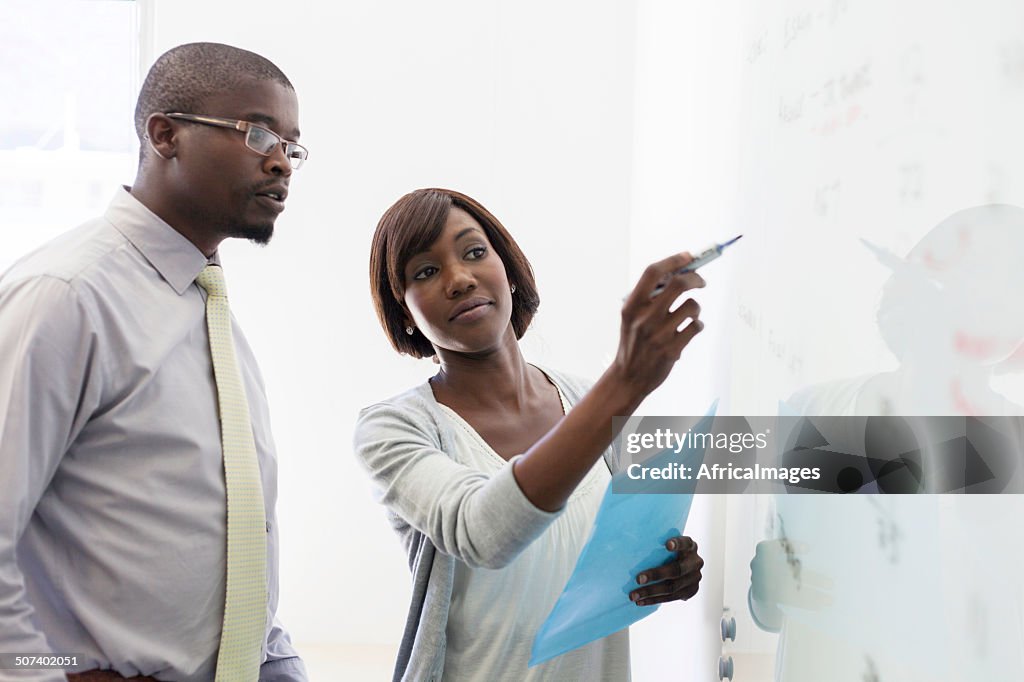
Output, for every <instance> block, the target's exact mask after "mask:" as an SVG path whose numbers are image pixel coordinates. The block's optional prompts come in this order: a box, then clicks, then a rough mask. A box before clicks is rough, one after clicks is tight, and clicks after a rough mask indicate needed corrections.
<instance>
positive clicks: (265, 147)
mask: <svg viewBox="0 0 1024 682" xmlns="http://www.w3.org/2000/svg"><path fill="white" fill-rule="evenodd" d="M165 115H166V116H167V118H177V119H181V120H182V121H191V122H192V123H202V124H203V125H208V126H216V127H218V128H231V129H233V130H238V131H240V132H243V133H245V146H246V147H248V148H249V149H251V150H253V151H254V152H256V153H257V154H261V155H263V156H270V155H271V154H273V153H274V150H275V149H276V148H277V147H278V145H280V146H282V147H284V155H285V156H286V157H287V158H288V162H289V163H290V164H291V165H292V168H293V169H297V168H299V167H300V166H301V165H302V162H303V161H305V160H306V159H308V158H309V150H308V149H306V148H305V147H303V146H302V145H301V144H299V143H298V142H292V141H291V140H285V139H284V138H282V137H281V136H280V135H278V134H277V133H275V132H274V131H273V130H270V129H269V128H264V127H263V126H261V125H258V124H256V123H249V122H248V121H238V120H236V119H233V118H218V117H216V116H200V115H199V114H181V113H171V114H165Z"/></svg>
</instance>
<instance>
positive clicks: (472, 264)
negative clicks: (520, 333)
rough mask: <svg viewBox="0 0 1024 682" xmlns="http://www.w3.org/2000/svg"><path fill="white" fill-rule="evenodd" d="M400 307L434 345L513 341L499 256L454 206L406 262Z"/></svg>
mask: <svg viewBox="0 0 1024 682" xmlns="http://www.w3.org/2000/svg"><path fill="white" fill-rule="evenodd" d="M404 275H405V287H406V289H405V306H406V308H407V310H408V311H409V314H410V315H411V316H412V320H411V321H412V323H413V324H414V325H415V326H416V327H417V328H418V329H419V330H420V331H421V332H422V333H423V334H424V336H426V337H427V339H429V340H430V342H431V343H433V344H434V347H435V348H438V349H446V350H452V351H456V352H460V353H486V352H488V351H491V350H494V349H496V348H497V347H498V346H499V345H500V344H501V343H502V342H503V341H507V340H508V338H509V336H510V335H511V339H512V340H513V341H514V340H515V332H514V331H513V330H512V325H511V319H512V296H511V292H510V291H509V282H508V277H507V275H506V274H505V265H504V263H502V262H501V258H499V257H498V254H497V253H496V252H495V251H494V250H493V249H492V248H491V243H490V241H488V239H487V235H486V233H485V232H484V230H483V228H482V227H481V226H480V223H478V222H477V221H476V220H475V219H474V218H473V217H472V216H471V215H469V214H468V213H466V212H465V211H463V210H462V209H460V208H455V207H453V208H452V209H451V211H450V212H449V214H448V219H447V221H446V222H445V225H444V229H443V231H442V232H441V234H440V236H439V237H438V238H437V240H436V241H435V242H434V243H433V244H431V245H430V247H428V249H427V250H426V251H423V252H420V253H417V254H415V255H414V256H413V257H412V258H411V259H410V260H409V262H408V263H406V265H405V272H404Z"/></svg>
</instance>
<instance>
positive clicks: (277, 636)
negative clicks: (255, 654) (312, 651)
mask: <svg viewBox="0 0 1024 682" xmlns="http://www.w3.org/2000/svg"><path fill="white" fill-rule="evenodd" d="M308 679H309V678H308V677H307V676H306V666H305V665H304V664H303V662H302V659H301V658H299V655H298V653H296V651H295V647H293V646H292V639H291V637H290V636H289V635H288V632H287V631H286V630H285V629H284V626H282V625H281V621H280V620H278V619H277V618H276V617H275V618H274V624H273V626H272V627H271V628H270V634H269V635H268V636H267V658H266V660H265V661H264V662H263V665H262V666H261V667H260V682H306V681H307V680H308Z"/></svg>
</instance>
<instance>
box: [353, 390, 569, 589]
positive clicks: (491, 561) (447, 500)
mask: <svg viewBox="0 0 1024 682" xmlns="http://www.w3.org/2000/svg"><path fill="white" fill-rule="evenodd" d="M354 445H355V452H356V456H357V457H358V459H359V461H360V462H361V464H362V465H363V466H364V467H365V468H366V469H367V471H368V472H369V474H370V478H371V480H372V482H373V485H374V488H375V492H376V495H377V497H378V499H379V501H380V502H381V503H382V504H384V505H385V506H387V507H388V508H389V509H390V510H392V511H393V512H394V513H396V514H398V515H399V516H400V517H401V518H402V519H404V520H405V521H406V522H407V523H408V524H409V525H411V526H412V527H413V528H415V529H416V530H418V531H420V532H421V533H423V534H424V535H426V536H427V537H428V538H429V539H430V541H431V542H432V543H433V544H434V546H435V547H437V549H438V550H439V551H441V552H444V553H445V554H448V555H450V556H452V557H455V558H456V559H459V560H460V561H463V562H465V563H466V564H467V565H469V566H472V567H474V568H491V569H496V568H502V567H504V566H506V565H508V564H509V563H510V562H511V561H512V560H513V559H515V558H516V557H517V556H518V555H519V553H520V552H522V551H523V550H524V549H525V548H526V547H527V546H529V544H530V543H531V542H533V540H534V539H536V538H537V537H538V536H539V535H540V534H541V533H543V532H544V530H545V529H546V528H547V527H548V526H549V525H550V524H551V522H552V521H554V520H555V519H556V518H557V517H558V515H559V514H560V512H557V511H556V512H547V511H544V510H542V509H539V508H537V507H535V506H534V505H533V503H531V502H530V501H529V499H527V497H526V496H525V495H524V494H523V491H522V490H521V489H520V488H519V484H518V483H517V482H516V479H515V476H514V475H513V473H512V465H513V463H514V462H515V461H516V459H518V457H520V456H521V455H518V456H516V457H514V458H512V459H511V460H510V461H509V462H508V464H506V465H505V466H504V467H502V468H501V469H500V470H499V471H498V472H497V473H496V474H494V475H492V476H489V475H487V474H484V473H482V472H479V471H476V470H474V469H471V468H469V467H467V466H464V465H462V464H459V463H458V462H456V461H455V460H454V459H453V458H452V457H451V456H450V455H449V454H447V453H445V452H444V451H443V450H442V449H441V442H440V437H439V434H438V433H437V428H436V426H435V425H434V424H433V423H432V422H431V421H430V419H429V418H428V417H426V416H425V415H424V414H422V413H420V412H419V411H417V410H415V409H410V406H409V405H403V404H400V403H387V402H385V403H378V404H376V405H372V406H370V407H368V408H366V409H364V410H362V411H361V412H360V413H359V419H358V421H357V422H356V428H355V438H354Z"/></svg>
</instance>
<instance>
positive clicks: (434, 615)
mask: <svg viewBox="0 0 1024 682" xmlns="http://www.w3.org/2000/svg"><path fill="white" fill-rule="evenodd" d="M543 371H544V373H545V374H547V375H548V377H549V378H550V379H551V380H552V381H554V382H555V384H556V385H557V386H558V387H559V388H560V389H561V390H562V394H563V395H564V396H565V399H566V401H567V402H568V403H569V404H570V405H575V404H576V403H577V402H579V400H580V398H581V397H582V396H583V395H584V393H586V392H587V390H589V388H590V384H589V383H588V382H584V381H581V380H579V379H577V378H574V377H570V376H566V375H564V374H561V373H559V372H554V371H551V370H548V369H547V368H544V369H543ZM452 429H453V424H452V421H451V419H450V418H449V417H448V416H447V415H445V414H444V412H442V411H441V408H440V406H439V405H438V403H437V401H436V400H435V399H434V394H433V391H432V390H431V388H430V384H429V383H423V384H421V385H419V386H417V387H415V388H413V389H411V390H409V391H406V392H405V393H402V394H400V395H398V396H395V397H393V398H390V399H388V400H385V401H383V402H379V403H376V404H374V405H371V406H369V407H367V408H365V409H363V410H362V411H360V413H359V419H358V421H357V422H356V429H355V451H356V455H357V456H358V458H359V460H360V461H361V462H362V464H363V466H365V467H366V469H367V470H368V471H369V473H370V477H371V479H372V481H373V484H374V491H375V496H376V497H377V499H378V501H379V502H381V503H382V504H383V505H385V507H386V508H387V516H388V520H389V521H390V523H391V526H392V528H394V529H395V532H397V533H398V536H399V537H400V538H401V540H402V543H403V544H404V545H405V549H406V552H407V553H408V556H409V569H410V570H411V571H412V576H413V592H412V603H411V604H410V605H409V614H408V616H407V618H406V623H405V632H404V634H403V636H402V643H401V646H400V648H399V651H398V660H397V661H396V662H395V672H394V678H393V679H394V681H395V682H400V681H404V680H415V681H417V682H418V681H420V680H431V681H437V680H440V679H441V676H442V673H443V671H444V658H445V636H446V630H447V624H448V607H449V605H450V603H451V596H452V585H453V583H454V576H455V565H456V564H455V562H456V561H462V562H464V563H466V564H467V565H469V566H472V567H484V568H502V567H503V566H506V565H508V564H509V563H510V562H511V561H512V560H513V559H515V558H516V556H518V555H519V553H520V552H521V551H522V550H523V549H525V548H526V547H527V546H528V545H529V544H530V543H531V542H533V540H534V539H536V538H537V537H538V536H539V535H540V534H541V533H543V532H544V530H545V529H546V528H547V527H548V526H549V525H550V524H551V522H552V521H554V520H555V519H556V518H557V517H558V515H559V513H560V512H546V511H542V510H540V509H537V508H536V507H534V506H533V504H532V503H531V502H530V501H529V500H528V499H527V498H526V496H525V495H523V493H522V491H521V490H520V489H519V484H518V483H516V480H515V478H514V477H513V475H512V462H514V461H515V459H516V458H515V457H514V458H512V460H510V461H509V463H508V465H506V466H505V467H504V468H503V469H501V470H500V471H499V472H498V473H497V474H495V475H493V476H487V475H485V474H483V473H482V472H478V471H474V470H472V469H469V468H468V467H466V466H463V465H462V464H459V463H458V462H456V461H455V460H454V459H453V456H452V455H451V454H449V453H451V452H452V449H453V448H452V443H453V440H452V439H453V430H452ZM604 456H605V460H606V461H607V462H608V464H609V468H610V469H611V470H612V471H614V470H615V467H614V461H612V459H611V458H612V449H611V448H609V450H608V451H606V452H605V455H604Z"/></svg>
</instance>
